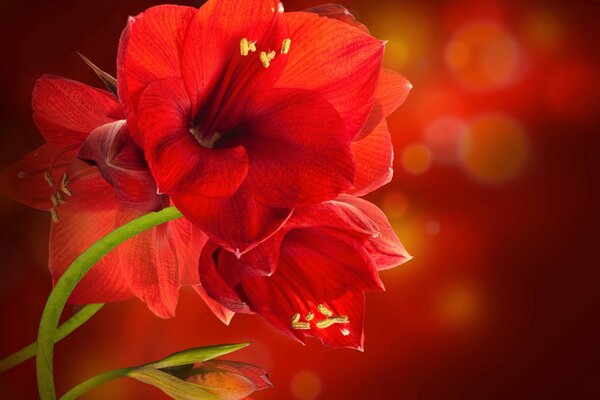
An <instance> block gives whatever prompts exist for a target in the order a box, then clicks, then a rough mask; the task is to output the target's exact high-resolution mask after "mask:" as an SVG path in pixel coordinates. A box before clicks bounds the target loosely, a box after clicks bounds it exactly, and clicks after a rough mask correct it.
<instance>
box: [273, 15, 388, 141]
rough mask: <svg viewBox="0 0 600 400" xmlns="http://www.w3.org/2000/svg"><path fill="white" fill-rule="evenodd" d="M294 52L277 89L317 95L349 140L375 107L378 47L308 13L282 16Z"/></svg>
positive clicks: (345, 26) (350, 30) (338, 24)
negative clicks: (332, 111)
mask: <svg viewBox="0 0 600 400" xmlns="http://www.w3.org/2000/svg"><path fill="white" fill-rule="evenodd" d="M284 16H285V18H286V20H287V22H288V24H289V29H290V38H291V40H292V47H291V50H290V52H289V60H288V62H287V66H286V68H285V70H284V71H283V74H282V76H281V78H280V80H279V81H278V82H277V85H276V86H277V87H287V88H299V89H308V90H313V91H317V92H319V93H320V94H321V95H322V96H323V97H324V98H325V99H326V100H327V101H329V102H330V103H331V104H332V105H333V106H334V108H335V109H336V110H337V111H338V112H339V114H340V116H341V117H342V120H343V121H344V122H345V123H346V127H347V130H348V132H349V134H351V135H352V136H353V137H354V136H356V134H357V133H358V132H359V130H360V129H361V128H362V126H363V125H364V123H365V121H366V118H367V116H368V114H369V112H370V111H371V108H372V107H373V101H374V94H375V89H376V87H377V82H378V81H379V75H380V70H381V59H382V56H383V44H382V42H380V41H378V40H376V39H374V38H373V37H371V36H370V35H368V34H366V33H364V32H362V31H360V30H358V29H355V28H354V27H352V26H349V25H348V24H345V23H343V22H340V21H336V20H333V19H329V18H322V17H319V16H317V15H315V14H311V13H302V12H300V13H286V14H284Z"/></svg>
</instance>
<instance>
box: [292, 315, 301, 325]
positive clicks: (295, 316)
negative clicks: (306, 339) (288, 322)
mask: <svg viewBox="0 0 600 400" xmlns="http://www.w3.org/2000/svg"><path fill="white" fill-rule="evenodd" d="M299 321H300V313H296V314H294V315H293V316H292V324H295V323H297V322H299Z"/></svg>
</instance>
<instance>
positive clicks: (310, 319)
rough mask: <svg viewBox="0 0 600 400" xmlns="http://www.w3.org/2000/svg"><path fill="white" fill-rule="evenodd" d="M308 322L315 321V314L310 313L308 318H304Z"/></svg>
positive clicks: (307, 315)
mask: <svg viewBox="0 0 600 400" xmlns="http://www.w3.org/2000/svg"><path fill="white" fill-rule="evenodd" d="M304 319H305V320H307V321H309V322H310V321H312V320H313V319H315V314H313V313H311V312H309V313H308V314H306V318H304Z"/></svg>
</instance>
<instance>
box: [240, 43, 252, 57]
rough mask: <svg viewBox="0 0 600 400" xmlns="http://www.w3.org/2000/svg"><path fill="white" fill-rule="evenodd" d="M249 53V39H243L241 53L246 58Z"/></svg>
mask: <svg viewBox="0 0 600 400" xmlns="http://www.w3.org/2000/svg"><path fill="white" fill-rule="evenodd" d="M249 52H250V43H249V42H248V39H246V38H242V40H241V41H240V53H241V54H242V55H243V56H244V57H246V56H247V55H248V53H249Z"/></svg>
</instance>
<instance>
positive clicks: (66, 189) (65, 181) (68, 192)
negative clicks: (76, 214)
mask: <svg viewBox="0 0 600 400" xmlns="http://www.w3.org/2000/svg"><path fill="white" fill-rule="evenodd" d="M68 186H69V176H68V175H67V174H64V175H63V177H62V181H61V183H60V190H62V192H63V193H64V194H66V195H67V196H73V192H71V189H69V187H68Z"/></svg>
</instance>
